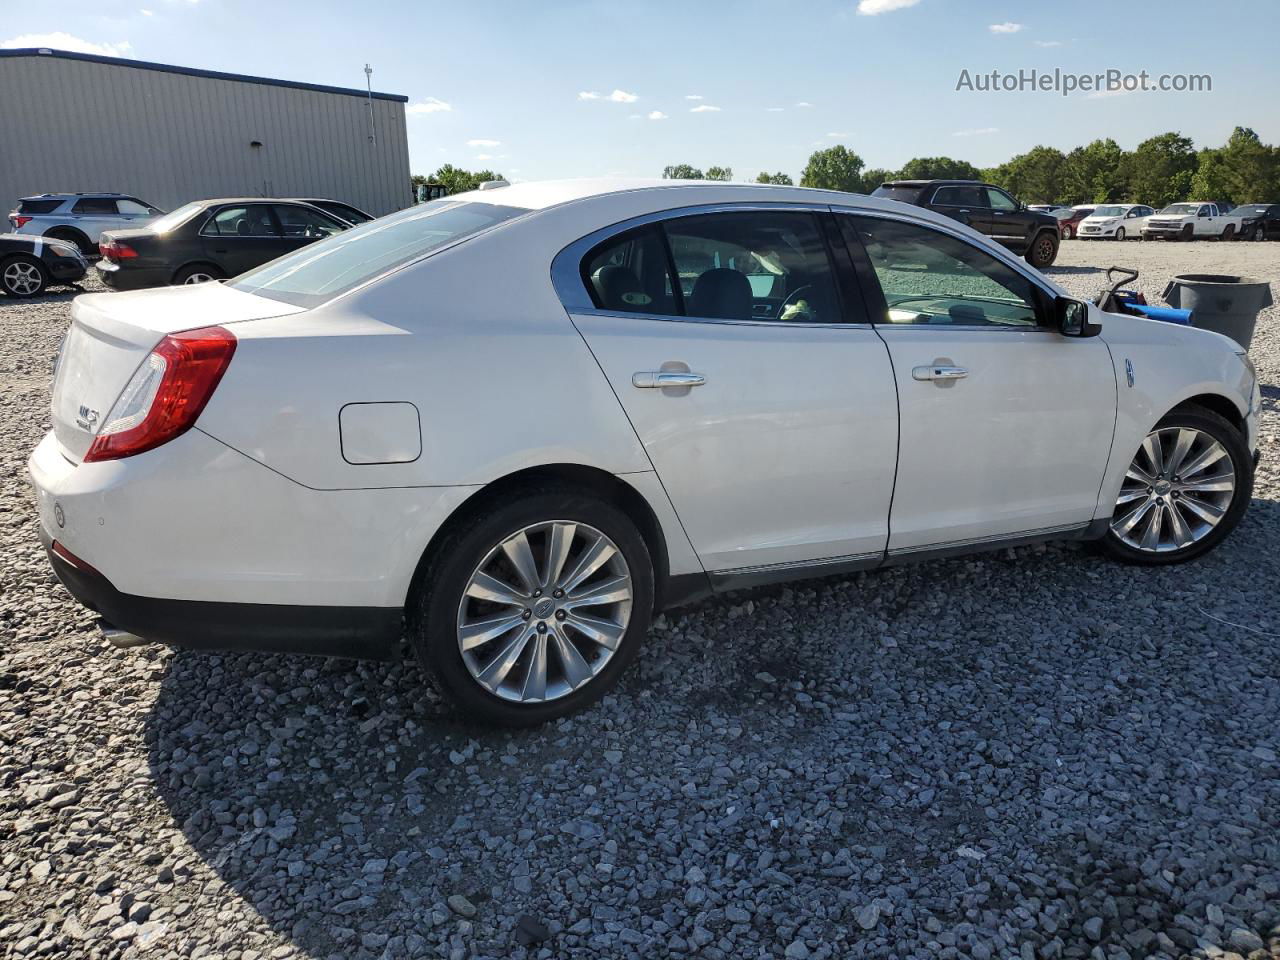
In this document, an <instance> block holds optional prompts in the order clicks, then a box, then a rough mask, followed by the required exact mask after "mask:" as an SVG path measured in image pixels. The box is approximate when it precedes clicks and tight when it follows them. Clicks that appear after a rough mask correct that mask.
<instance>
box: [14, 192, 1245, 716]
mask: <svg viewBox="0 0 1280 960" xmlns="http://www.w3.org/2000/svg"><path fill="white" fill-rule="evenodd" d="M72 315H73V321H72V324H71V328H70V330H69V331H68V333H67V336H66V339H65V341H64V344H63V346H62V349H61V352H60V356H59V362H58V366H57V372H56V374H55V380H54V387H53V425H54V429H53V431H52V432H51V433H50V434H49V435H48V436H47V437H45V438H44V440H43V441H42V442H41V443H40V445H39V446H38V447H37V448H36V450H35V452H34V453H33V454H32V456H31V460H30V472H31V477H32V480H33V481H34V485H35V488H36V492H37V495H38V500H39V511H40V523H41V528H42V534H43V538H44V540H45V543H46V546H47V548H48V552H49V555H50V560H51V563H52V564H53V567H54V569H55V570H56V572H57V575H58V576H59V578H60V579H61V580H62V582H63V583H64V584H65V585H66V587H67V588H68V589H69V590H70V591H71V593H72V594H74V595H75V597H77V598H78V599H79V600H80V601H81V602H82V603H84V604H85V605H86V606H88V607H91V608H92V609H94V610H95V611H97V612H98V613H99V614H100V616H101V617H102V620H103V623H104V626H105V627H107V628H109V629H112V630H115V631H122V632H124V633H125V634H127V635H129V636H130V637H132V638H142V639H146V640H153V641H161V642H166V643H171V644H174V645H178V646H184V647H197V648H215V649H261V650H271V651H293V652H299V653H317V654H329V655H343V656H356V657H374V658H378V657H390V656H392V655H394V654H395V653H396V652H397V651H398V650H399V649H400V639H401V637H402V636H405V635H407V637H408V640H409V642H410V643H411V645H412V647H413V649H414V650H415V651H416V653H417V656H418V657H419V658H420V659H421V661H422V663H423V664H424V665H425V667H426V668H427V670H428V671H429V672H430V674H431V675H432V676H433V677H434V678H435V680H436V681H437V682H438V684H439V686H440V687H441V689H442V690H443V691H444V692H445V693H446V694H447V695H448V696H449V697H450V698H452V699H453V700H454V701H455V702H456V703H457V704H458V705H459V707H461V708H462V709H464V710H465V711H466V712H468V713H470V714H471V715H473V716H475V717H478V718H481V719H484V720H487V721H490V722H497V723H506V724H532V723H538V722H541V721H544V720H547V719H549V718H552V717H556V716H560V715H562V714H565V713H568V712H570V711H572V710H575V709H578V708H581V707H582V706H584V705H585V704H588V703H590V702H591V701H593V700H595V699H596V698H598V697H599V696H601V694H603V693H604V692H605V691H607V690H608V689H609V688H610V687H611V686H612V685H613V684H614V683H615V682H616V681H617V679H618V676H619V674H621V673H622V671H623V670H624V669H625V668H626V666H627V664H628V662H629V661H631V659H632V658H633V657H635V656H636V654H637V652H638V650H639V648H640V646H641V644H642V641H643V638H644V635H645V631H646V628H647V626H648V624H649V621H650V618H651V616H652V615H653V613H654V611H655V610H659V609H663V608H665V607H669V606H672V605H676V604H679V603H683V602H687V601H689V600H690V599H691V598H695V597H698V596H703V595H706V594H708V593H712V592H719V591H725V590H731V589H736V588H741V587H747V586H752V585H757V584H764V583H770V582H774V581H780V580H788V579H794V578H800V577H809V576H816V575H824V574H832V573H841V572H845V571H852V570H862V569H867V568H872V567H878V566H882V565H885V564H892V563H898V562H902V561H906V560H912V559H919V558H925V557H935V556H939V555H949V554H956V553H963V552H968V551H977V550H987V549H992V548H996V547H1002V546H1007V545H1011V544H1019V543H1027V542H1030V541H1036V540H1044V539H1051V538H1081V539H1083V538H1089V539H1098V540H1100V541H1101V542H1102V543H1103V544H1104V545H1105V547H1106V549H1107V550H1108V551H1109V552H1110V553H1111V554H1113V555H1114V556H1115V557H1117V558H1119V559H1121V560H1124V561H1131V562H1137V563H1152V564H1160V563H1171V562H1177V561H1181V560H1189V559H1191V558H1193V557H1196V556H1198V555H1200V554H1202V553H1204V552H1205V551H1207V550H1210V549H1212V548H1213V547H1215V546H1217V545H1218V544H1219V543H1221V542H1222V540H1223V539H1224V538H1225V537H1226V536H1227V534H1228V533H1229V532H1230V531H1231V529H1232V528H1233V527H1234V526H1235V525H1236V523H1237V522H1238V521H1239V520H1240V517H1241V515H1242V514H1243V512H1244V510H1245V508H1246V506H1247V505H1248V503H1249V498H1250V493H1251V488H1252V483H1253V470H1254V460H1255V454H1254V451H1255V449H1256V443H1257V440H1256V432H1257V410H1258V407H1259V404H1260V396H1259V390H1258V385H1257V382H1256V376H1255V373H1254V370H1253V367H1252V365H1251V364H1250V363H1249V361H1248V359H1247V357H1246V356H1245V352H1244V351H1243V350H1242V349H1240V348H1239V347H1237V346H1236V345H1235V344H1234V343H1232V342H1231V341H1230V340H1227V339H1226V338H1224V337H1221V336H1218V335H1217V334H1213V333H1207V332H1203V331H1200V330H1195V329H1191V328H1187V327H1181V326H1174V325H1169V324H1162V323H1157V322H1153V321H1148V320H1143V319H1138V318H1135V317H1127V316H1116V315H1111V314H1104V313H1102V312H1100V311H1099V310H1098V309H1097V308H1096V307H1095V306H1093V305H1091V304H1086V303H1083V302H1081V301H1078V300H1073V299H1071V298H1069V297H1067V296H1065V295H1064V293H1063V291H1062V290H1061V289H1060V288H1059V287H1057V286H1056V285H1055V284H1054V283H1052V282H1051V281H1049V280H1047V279H1046V278H1045V277H1044V276H1042V275H1041V274H1040V273H1038V272H1037V271H1036V270H1034V269H1032V268H1030V267H1028V266H1027V265H1026V264H1025V263H1024V262H1023V261H1021V260H1020V259H1018V258H1017V257H1015V256H1014V255H1012V254H1010V253H1008V252H1006V251H1005V250H1004V249H1003V248H1002V247H1000V246H999V245H998V244H995V243H993V242H991V241H990V240H988V239H986V238H984V237H983V236H981V235H980V234H978V233H976V232H974V231H973V230H971V229H969V228H967V227H965V226H963V225H961V224H959V223H957V222H956V221H954V220H951V219H948V218H945V217H942V216H940V215H937V214H934V213H932V212H930V211H928V210H925V209H923V208H921V207H916V206H908V205H904V204H900V203H896V202H894V201H891V200H876V199H871V198H868V197H863V196H855V195H851V194H846V193H833V192H825V191H817V190H805V189H797V188H791V187H774V186H756V185H735V184H711V183H696V182H690V183H673V182H670V181H667V182H661V181H659V182H649V181H646V182H626V183H618V182H612V181H611V182H593V181H566V182H550V183H530V184H520V185H516V186H504V187H499V188H497V189H492V190H480V191H477V192H474V193H469V194H462V195H458V196H454V197H451V198H449V199H446V200H439V201H433V202H431V203H426V204H423V205H421V206H417V207H414V208H412V209H409V210H405V211H402V212H401V213H399V214H395V215H393V216H389V217H383V218H381V219H379V220H375V221H373V222H371V223H367V224H364V225H362V226H359V227H356V228H355V229H353V230H351V231H349V232H346V233H342V234H340V235H337V236H334V237H331V238H329V239H326V240H322V241H320V242H319V243H316V244H314V245H312V246H309V247H307V248H305V249H303V250H300V251H298V252H296V253H293V254H290V255H288V256H285V257H283V258H281V259H279V260H275V261H273V262H271V263H269V264H266V265H265V266H262V267H259V268H257V269H255V270H252V271H250V272H249V273H246V274H243V275H241V276H240V277H237V278H235V279H234V280H231V281H229V282H227V283H226V284H220V283H213V284H206V285H203V286H197V287H185V288H168V289H160V290H152V291H144V292H138V293H116V294H95V295H88V296H81V297H79V298H77V300H76V301H75V304H74V307H73V310H72Z"/></svg>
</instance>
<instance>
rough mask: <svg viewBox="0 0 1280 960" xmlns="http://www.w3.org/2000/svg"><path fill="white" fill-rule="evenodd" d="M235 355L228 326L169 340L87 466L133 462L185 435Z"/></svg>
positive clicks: (114, 414) (141, 370)
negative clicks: (131, 459) (99, 462)
mask: <svg viewBox="0 0 1280 960" xmlns="http://www.w3.org/2000/svg"><path fill="white" fill-rule="evenodd" d="M235 352H236V338H235V336H234V335H233V334H232V333H231V331H230V330H227V329H225V328H224V327H202V328H200V329H199V330H187V331H185V332H184V333H174V334H170V335H169V336H167V337H165V338H164V339H163V340H161V341H160V343H159V344H157V345H156V347H155V349H154V350H152V351H151V353H150V355H148V357H147V359H146V360H144V361H143V362H142V364H141V366H139V367H138V369H137V371H136V372H135V373H134V375H133V377H132V378H131V379H130V380H129V383H128V384H127V385H126V386H125V388H124V392H122V393H121V394H120V399H118V400H117V401H116V402H115V406H113V407H112V408H111V413H110V414H108V415H107V420H106V423H105V424H103V427H102V429H101V430H100V431H99V432H98V435H97V436H96V437H94V438H93V443H92V444H91V445H90V447H89V452H88V453H86V454H85V455H84V459H85V462H86V463H88V462H92V461H96V460H119V459H120V458H121V457H132V456H133V455H134V454H138V453H143V452H144V451H147V450H152V449H154V448H156V447H158V446H160V445H161V444H162V443H168V442H169V441H170V440H172V439H173V438H174V437H177V436H181V435H182V434H183V433H186V432H187V430H189V429H191V427H192V426H193V425H194V424H195V422H196V418H197V417H199V416H200V411H202V410H203V409H204V407H205V404H207V403H208V402H209V398H210V397H211V396H213V391H214V388H215V387H217V386H218V381H219V380H221V379H222V375H223V374H224V373H226V371H227V366H228V364H230V363H231V357H232V356H233V355H234V354H235Z"/></svg>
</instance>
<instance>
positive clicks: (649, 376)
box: [631, 370, 707, 390]
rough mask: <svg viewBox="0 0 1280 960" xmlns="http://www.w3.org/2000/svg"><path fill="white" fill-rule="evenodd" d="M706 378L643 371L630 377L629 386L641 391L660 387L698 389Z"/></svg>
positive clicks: (665, 371) (685, 374)
mask: <svg viewBox="0 0 1280 960" xmlns="http://www.w3.org/2000/svg"><path fill="white" fill-rule="evenodd" d="M706 382H707V378H706V377H704V376H703V375H702V374H700V373H682V372H679V371H673V370H644V371H641V372H640V373H633V374H632V375H631V385H632V386H633V387H639V388H640V389H642V390H656V389H659V388H661V387H700V386H702V385H703V384H704V383H706Z"/></svg>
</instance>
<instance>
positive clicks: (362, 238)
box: [228, 200, 529, 307]
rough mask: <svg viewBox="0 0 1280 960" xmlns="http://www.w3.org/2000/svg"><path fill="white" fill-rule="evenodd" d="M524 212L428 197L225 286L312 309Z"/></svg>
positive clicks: (490, 204) (304, 249) (274, 261)
mask: <svg viewBox="0 0 1280 960" xmlns="http://www.w3.org/2000/svg"><path fill="white" fill-rule="evenodd" d="M528 212H529V211H528V210H527V209H525V208H523V207H506V206H501V205H499V204H496V203H470V202H467V201H459V200H432V201H431V202H430V203H423V204H419V205H418V206H416V207H410V208H409V209H407V210H402V211H400V212H399V213H394V214H391V215H390V216H386V217H380V218H378V219H377V220H370V221H369V222H368V223H362V224H361V225H360V226H358V227H352V228H351V229H350V230H344V231H342V232H340V233H336V234H334V235H333V236H331V237H327V238H325V239H324V240H318V241H316V242H315V243H313V244H308V245H307V246H305V247H303V248H302V249H301V250H298V251H296V252H294V253H291V254H288V255H287V256H283V257H280V258H279V259H277V260H272V261H271V262H270V263H268V264H265V265H263V266H261V267H258V268H256V269H254V270H250V271H248V272H247V273H242V274H241V275H240V276H238V277H236V278H235V279H234V280H232V281H231V282H230V283H229V284H228V286H231V287H234V288H236V289H237V290H243V291H245V292H246V293H254V294H257V295H258V296H262V297H269V298H271V299H272V300H281V301H284V302H285V303H292V304H296V305H297V306H300V307H313V306H317V305H319V304H321V303H325V302H326V301H328V300H332V299H333V298H334V297H338V296H341V295H342V294H344V293H346V292H347V291H349V290H353V289H354V288H356V287H358V286H359V285H360V284H362V283H364V282H365V281H366V280H372V279H373V278H374V277H377V276H378V275H380V274H382V273H386V272H387V271H389V270H393V269H395V268H397V267H402V266H404V265H405V264H408V263H411V262H412V261H414V260H418V259H421V258H422V257H424V256H426V255H427V254H428V253H430V252H431V251H433V250H435V249H437V248H438V247H442V246H444V245H445V244H448V243H451V242H454V241H457V240H464V239H466V238H468V237H471V236H474V235H475V234H477V233H480V232H481V231H482V230H487V229H488V228H489V227H492V226H495V225H497V224H500V223H502V222H503V221H505V220H510V219H512V218H513V217H518V216H520V215H522V214H525V213H528Z"/></svg>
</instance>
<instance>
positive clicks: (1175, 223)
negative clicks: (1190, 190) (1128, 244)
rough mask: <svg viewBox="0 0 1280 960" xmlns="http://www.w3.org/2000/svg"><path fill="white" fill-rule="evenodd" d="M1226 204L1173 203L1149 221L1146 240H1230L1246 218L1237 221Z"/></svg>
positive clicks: (1149, 218) (1144, 234) (1199, 201)
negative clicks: (1208, 238) (1211, 238)
mask: <svg viewBox="0 0 1280 960" xmlns="http://www.w3.org/2000/svg"><path fill="white" fill-rule="evenodd" d="M1228 209H1229V208H1228V205H1227V204H1225V203H1221V204H1220V203H1208V202H1205V201H1203V200H1195V201H1192V202H1190V203H1171V204H1169V206H1167V207H1165V208H1164V209H1163V210H1161V211H1160V212H1159V213H1157V214H1154V215H1153V216H1150V217H1148V218H1147V222H1146V225H1145V226H1144V227H1143V228H1142V239H1143V240H1195V239H1196V238H1197V237H1218V238H1220V239H1222V240H1230V239H1231V238H1232V237H1234V236H1235V235H1236V234H1237V233H1238V232H1240V228H1241V227H1242V226H1243V225H1244V218H1243V217H1233V216H1232V215H1231V214H1230V213H1228V212H1227V210H1228Z"/></svg>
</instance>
